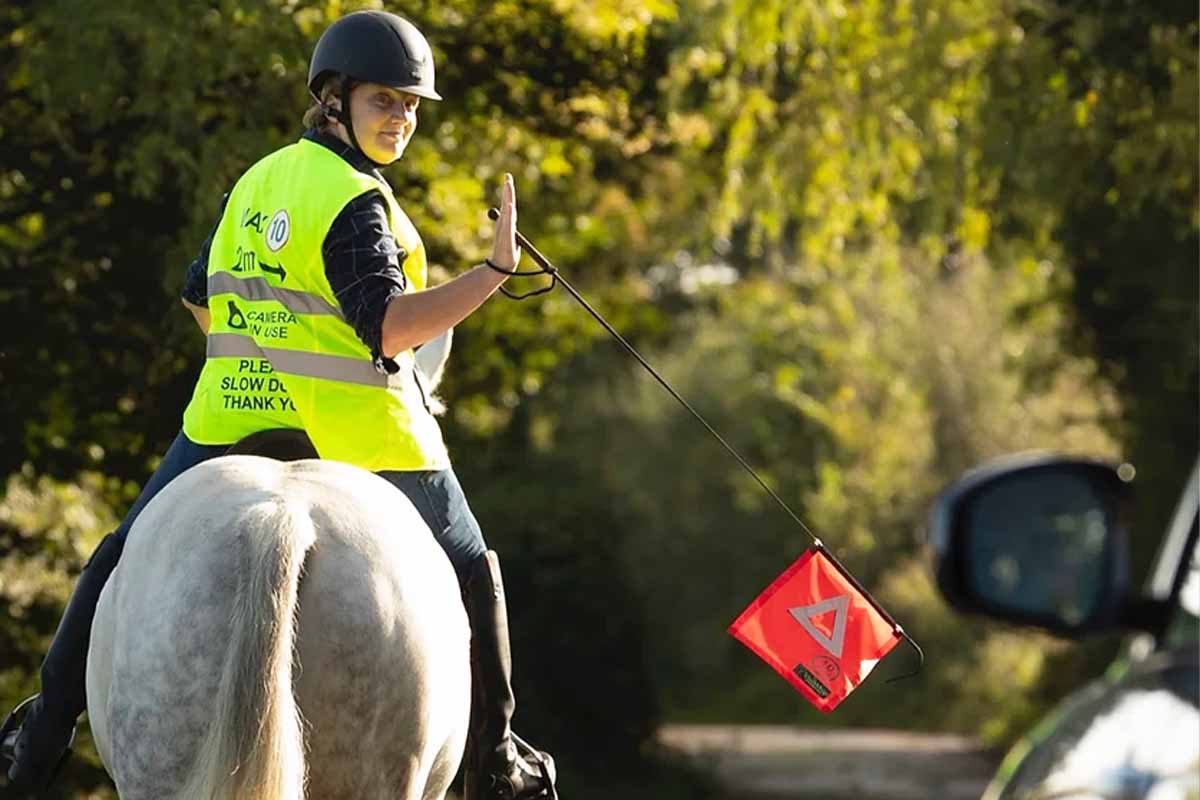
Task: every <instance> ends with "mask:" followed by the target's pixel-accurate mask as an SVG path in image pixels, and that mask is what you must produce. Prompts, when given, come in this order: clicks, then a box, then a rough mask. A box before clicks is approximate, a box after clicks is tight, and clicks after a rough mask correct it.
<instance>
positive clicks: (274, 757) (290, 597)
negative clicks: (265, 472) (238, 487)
mask: <svg viewBox="0 0 1200 800" xmlns="http://www.w3.org/2000/svg"><path fill="white" fill-rule="evenodd" d="M236 524H237V525H238V526H239V529H238V530H237V531H236V536H235V539H234V541H236V542H237V544H238V545H239V546H240V550H241V556H240V558H239V567H240V569H239V572H238V581H237V589H236V596H235V598H234V603H233V613H232V619H231V629H230V637H229V643H228V650H227V651H226V654H225V663H224V666H223V667H222V672H221V681H220V685H219V687H218V689H217V694H216V697H215V698H214V700H213V716H212V721H211V724H210V726H209V729H208V732H207V734H206V736H205V738H204V741H203V743H202V744H201V746H200V749H199V752H198V754H197V758H196V761H195V764H194V766H193V768H192V772H191V775H190V777H189V780H188V782H187V785H186V787H185V788H184V790H183V792H182V793H181V794H180V795H179V796H180V797H183V798H188V800H192V799H193V798H196V800H236V798H254V799H255V800H300V798H303V797H304V785H305V777H306V774H305V773H306V764H305V755H304V731H303V720H302V719H301V716H300V709H299V707H298V706H297V705H296V699H295V696H294V695H293V693H292V658H293V651H294V648H295V640H296V610H297V596H298V594H299V582H300V572H301V569H302V567H303V565H304V560H305V557H306V555H307V554H308V551H309V549H310V548H311V547H312V546H313V543H314V542H315V541H316V531H315V529H314V527H313V522H312V519H311V518H310V517H309V515H308V513H307V510H304V511H301V510H298V509H295V508H294V507H291V506H289V505H288V503H287V501H286V500H285V499H283V498H278V499H275V500H273V501H270V502H266V503H260V504H257V505H254V506H251V507H249V508H247V509H245V511H244V512H243V513H242V514H239V515H238V520H237V522H236Z"/></svg>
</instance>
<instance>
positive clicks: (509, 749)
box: [0, 11, 555, 800]
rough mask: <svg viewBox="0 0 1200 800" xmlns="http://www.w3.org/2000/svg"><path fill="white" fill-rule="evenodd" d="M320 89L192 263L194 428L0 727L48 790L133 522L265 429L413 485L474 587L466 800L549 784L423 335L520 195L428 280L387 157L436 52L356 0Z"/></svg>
mask: <svg viewBox="0 0 1200 800" xmlns="http://www.w3.org/2000/svg"><path fill="white" fill-rule="evenodd" d="M308 88H309V90H310V92H311V94H312V96H313V98H314V100H315V101H316V104H315V105H314V106H313V107H312V108H310V109H309V111H308V113H306V114H305V123H306V125H307V126H308V128H309V129H308V130H307V131H306V132H305V134H304V135H303V136H302V137H301V139H300V140H299V141H298V142H296V143H294V144H292V145H289V146H287V147H284V148H282V149H280V150H278V151H276V152H274V153H272V154H270V155H268V156H266V157H265V158H263V159H262V160H261V161H259V162H258V163H256V164H255V165H254V166H252V167H251V168H250V169H249V170H248V171H247V172H246V173H245V174H244V175H242V177H241V178H240V179H239V180H238V181H237V183H236V184H235V185H234V187H233V189H232V190H231V191H230V192H229V194H228V195H226V198H225V203H224V207H223V209H222V212H221V217H220V220H219V221H218V223H217V225H216V227H215V229H214V230H213V232H212V234H211V235H210V237H209V238H208V239H207V240H206V241H205V243H204V245H203V247H202V248H201V252H200V255H199V257H198V258H197V259H196V261H195V262H193V263H192V265H191V266H190V267H189V269H188V276H187V281H186V285H185V287H184V291H183V301H184V303H185V305H187V307H188V308H189V309H190V310H191V312H192V313H193V315H194V316H195V318H196V321H197V323H198V324H199V325H200V327H201V329H202V330H203V331H204V332H205V334H206V336H207V357H206V360H205V364H204V369H203V371H202V372H201V375H200V378H199V380H198V382H197V385H196V388H195V391H194V394H193V396H192V400H191V402H190V404H189V405H188V407H187V409H186V411H185V412H184V417H183V429H182V431H181V432H180V433H179V435H178V436H177V437H176V439H175V441H174V443H173V444H172V445H171V447H170V449H169V450H168V451H167V453H166V455H165V456H164V458H163V460H162V463H161V464H160V465H159V467H158V469H157V470H156V471H155V473H154V475H153V476H152V477H151V478H150V480H149V482H148V483H147V484H146V486H145V488H144V489H143V490H142V493H141V495H140V496H139V497H138V499H137V501H136V502H135V503H134V505H133V507H132V509H131V510H130V512H129V514H128V515H127V516H126V517H125V519H124V520H123V522H122V524H121V526H120V527H119V528H118V529H117V530H116V531H115V532H114V533H111V534H109V535H108V536H106V537H105V539H104V540H103V541H102V542H101V543H100V545H99V546H98V547H97V549H96V551H95V552H94V553H93V554H92V556H91V558H90V559H89V561H88V563H87V564H86V565H85V567H84V570H83V573H82V575H81V576H80V578H79V582H78V584H77V586H76V589H75V592H74V594H73V595H72V597H71V600H70V602H69V604H68V605H67V610H66V612H65V614H64V617H63V619H62V622H61V623H60V624H59V627H58V631H57V633H56V634H55V638H54V641H53V643H52V644H51V646H50V650H49V652H48V653H47V655H46V658H45V661H44V663H43V664H42V670H41V679H42V692H41V694H40V695H37V696H35V698H31V701H28V702H27V703H25V704H22V705H23V708H21V709H19V710H21V711H22V712H23V716H22V715H19V714H18V715H10V720H9V722H8V723H6V725H5V727H6V728H10V729H11V728H12V726H13V725H14V724H15V722H16V719H17V718H20V720H21V725H20V728H19V731H17V733H16V735H15V736H12V735H9V736H6V737H4V736H0V739H3V740H4V741H0V748H2V749H0V758H3V757H5V756H7V757H8V758H9V759H10V760H11V761H12V766H11V768H10V770H9V780H10V782H11V784H12V785H15V786H18V787H22V788H24V789H29V790H37V789H39V788H41V787H43V786H45V785H46V784H47V783H48V782H49V780H51V779H52V778H53V775H54V772H55V771H56V768H57V766H58V764H59V763H60V761H61V759H62V758H63V756H64V754H65V752H66V751H67V749H68V747H69V745H70V741H71V738H72V735H73V732H74V726H75V721H76V719H77V718H78V716H79V715H80V714H81V713H82V712H83V710H84V708H85V706H86V699H85V674H86V670H85V661H86V654H87V648H88V638H89V633H90V630H91V626H92V619H93V616H94V614H95V608H96V603H97V600H98V598H99V596H100V591H101V589H102V588H103V587H104V584H105V581H106V580H107V579H108V576H109V574H110V573H111V572H112V570H113V568H114V567H115V566H116V564H117V560H118V558H119V557H120V555H121V552H122V549H123V547H124V544H125V537H126V535H127V534H128V532H129V530H130V527H131V525H132V524H133V521H134V519H135V518H136V517H137V515H138V514H139V513H140V512H141V510H142V508H143V507H144V506H145V505H146V504H147V503H148V502H149V501H150V499H151V498H152V497H153V496H154V495H155V494H157V493H158V491H159V490H160V489H162V488H163V487H164V486H166V485H167V484H168V483H169V482H170V481H171V480H172V479H174V478H175V477H176V476H178V475H180V474H181V473H182V472H184V471H185V470H187V469H188V468H190V467H193V466H195V465H196V464H199V463H200V462H202V461H206V460H208V459H211V458H214V457H216V456H219V455H222V454H223V453H225V452H226V450H227V449H228V448H229V446H230V445H231V444H233V443H235V442H237V441H239V440H240V439H242V438H243V437H245V436H247V435H249V434H253V433H255V432H258V431H263V430H267V429H275V428H289V429H295V430H303V431H304V432H306V433H307V434H308V436H309V437H310V439H311V440H312V442H313V444H314V445H315V447H316V450H317V452H318V453H319V454H320V456H321V457H322V458H324V459H330V460H335V461H341V462H345V463H347V464H351V465H353V466H357V467H361V468H364V469H367V470H370V471H372V472H375V473H377V474H378V475H380V476H381V477H383V478H384V479H386V480H387V481H389V482H390V483H392V484H393V485H395V486H396V487H397V488H399V489H400V490H401V491H402V492H403V493H404V494H405V495H407V496H408V498H409V499H410V500H411V501H412V503H413V505H414V506H415V507H416V508H417V509H418V511H419V512H420V513H421V515H422V517H423V518H424V520H425V522H426V523H427V524H428V525H429V527H430V529H431V530H432V531H433V535H434V537H436V539H437V541H438V543H439V544H440V545H441V546H442V548H443V550H444V551H445V553H446V555H447V556H448V557H449V560H450V563H451V564H452V565H453V567H454V571H455V573H456V574H457V576H458V579H459V584H460V586H461V588H462V590H463V595H464V599H465V602H466V607H467V613H468V617H469V619H470V625H471V630H472V644H471V666H472V676H473V684H474V691H473V708H472V714H471V718H472V723H471V742H470V743H469V744H468V753H467V792H468V798H469V800H484V799H485V798H486V799H487V800H491V799H492V798H505V800H521V799H523V798H524V799H528V798H540V797H547V796H550V795H551V794H552V793H553V783H554V777H555V770H554V763H553V760H552V759H551V758H550V757H549V756H548V755H546V754H545V753H542V752H540V751H537V750H534V749H532V748H530V747H528V746H527V745H525V744H524V743H523V742H522V741H521V740H520V739H519V738H518V737H515V736H514V735H513V733H512V730H511V727H510V720H511V718H512V715H513V711H514V705H515V704H514V699H513V693H512V688H511V674H510V673H511V657H510V650H509V641H508V622H507V611H506V607H505V600H504V594H503V590H502V581H501V575H500V571H499V562H498V560H497V558H496V555H495V553H494V552H492V551H489V550H488V549H487V547H486V545H485V544H484V539H483V535H482V533H481V531H480V528H479V525H478V523H477V522H476V520H475V517H474V516H473V515H472V513H471V510H470V508H469V507H468V505H467V501H466V498H465V496H464V494H463V490H462V488H461V486H460V485H459V483H458V480H457V479H456V477H455V475H454V470H453V468H452V467H451V465H450V458H449V456H448V454H447V452H446V447H445V445H444V444H443V441H442V436H441V432H440V430H439V427H438V423H437V421H436V420H435V418H434V416H433V414H432V413H431V411H430V403H431V398H430V397H429V392H428V389H427V387H426V385H425V382H424V379H423V377H422V376H421V374H420V372H419V370H417V369H416V367H415V363H414V355H413V348H415V347H417V346H418V345H420V344H422V343H423V342H428V341H429V340H431V339H434V338H435V337H437V336H439V335H441V334H443V333H445V332H446V331H448V330H449V329H451V328H453V327H454V326H455V325H457V324H458V323H459V322H461V321H462V320H463V319H465V318H466V317H467V316H468V315H470V314H471V313H472V312H473V311H474V310H475V309H476V308H478V307H479V306H480V305H481V304H482V303H483V302H484V301H485V300H487V298H488V297H490V296H491V295H492V294H493V293H494V292H495V291H496V289H497V288H498V287H499V286H500V284H501V283H503V281H504V280H505V277H506V276H505V274H504V271H512V270H513V269H515V268H516V265H517V261H518V259H519V256H520V252H519V250H518V248H517V246H516V242H515V231H516V216H517V212H516V191H515V188H514V185H513V181H512V176H511V175H506V176H505V180H504V185H503V190H502V203H501V206H500V218H499V219H498V221H497V223H496V230H495V239H494V243H493V249H492V255H491V258H490V259H487V263H486V264H480V265H478V266H476V267H474V268H472V269H470V270H469V271H467V272H465V273H463V274H461V275H459V276H458V277H456V278H454V279H453V280H450V281H448V282H446V283H444V284H441V285H439V286H436V287H433V288H428V289H427V288H426V285H425V282H426V265H425V249H424V245H423V244H422V242H421V238H420V236H419V235H418V234H417V231H416V229H415V228H414V227H413V225H412V223H411V222H410V221H409V219H408V217H407V216H406V215H405V213H404V211H403V210H402V209H401V207H400V205H399V204H398V203H397V201H396V198H395V196H394V195H393V193H392V189H391V187H390V186H389V185H388V183H387V182H386V181H385V180H384V178H383V176H382V175H381V174H380V173H379V168H380V167H383V166H386V165H388V164H391V163H393V162H395V161H397V160H398V159H399V158H400V157H401V156H402V155H403V153H404V149H405V147H406V146H407V145H408V142H409V140H410V139H411V138H412V135H413V133H414V131H415V130H416V128H417V110H418V106H419V104H420V102H421V101H422V100H423V99H424V100H440V99H441V96H440V95H439V94H438V93H437V91H436V89H435V88H434V64H433V54H432V51H431V50H430V47H429V44H428V42H427V41H426V40H425V37H424V36H423V35H422V34H421V33H420V31H418V30H417V28H416V27H414V26H413V25H412V24H411V23H409V22H408V21H406V20H404V19H401V18H400V17H398V16H395V15H393V14H389V13H386V12H381V11H360V12H356V13H353V14H349V15H347V16H345V17H343V18H341V19H339V20H338V21H337V22H335V23H334V24H333V25H332V26H330V27H329V29H328V30H326V31H325V33H324V34H323V35H322V36H321V38H320V40H319V41H318V42H317V46H316V50H315V51H314V53H313V57H312V61H311V64H310V67H309V75H308Z"/></svg>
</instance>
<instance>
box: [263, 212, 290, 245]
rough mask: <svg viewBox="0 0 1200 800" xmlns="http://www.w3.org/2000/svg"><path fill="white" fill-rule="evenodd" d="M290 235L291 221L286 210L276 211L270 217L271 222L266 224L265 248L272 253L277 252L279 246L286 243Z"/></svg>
mask: <svg viewBox="0 0 1200 800" xmlns="http://www.w3.org/2000/svg"><path fill="white" fill-rule="evenodd" d="M291 235H292V221H291V219H289V218H288V213H287V211H285V210H283V209H280V210H279V211H276V212H275V216H273V217H271V224H270V225H268V226H267V248H268V249H269V250H270V251H271V252H272V253H277V252H279V248H281V247H283V246H284V245H285V244H287V243H288V238H289V237H290V236H291Z"/></svg>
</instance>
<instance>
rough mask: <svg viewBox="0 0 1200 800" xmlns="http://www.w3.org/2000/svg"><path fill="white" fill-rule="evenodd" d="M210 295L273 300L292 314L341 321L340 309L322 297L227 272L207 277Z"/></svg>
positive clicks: (262, 279)
mask: <svg viewBox="0 0 1200 800" xmlns="http://www.w3.org/2000/svg"><path fill="white" fill-rule="evenodd" d="M208 294H209V295H210V296H211V295H214V294H235V295H237V296H238V297H240V298H242V299H243V300H274V301H275V302H277V303H279V304H280V305H282V306H283V307H284V308H286V309H287V310H288V311H291V312H292V313H293V314H332V315H333V316H335V317H337V318H338V319H341V318H342V312H341V309H339V308H337V307H336V306H333V305H330V303H329V301H327V300H326V299H325V298H323V297H318V296H317V295H315V294H309V293H308V292H301V291H299V290H298V289H281V288H280V287H278V286H272V285H271V284H269V283H267V281H266V278H235V277H233V276H232V275H230V274H229V273H228V272H214V273H213V274H211V275H209V276H208Z"/></svg>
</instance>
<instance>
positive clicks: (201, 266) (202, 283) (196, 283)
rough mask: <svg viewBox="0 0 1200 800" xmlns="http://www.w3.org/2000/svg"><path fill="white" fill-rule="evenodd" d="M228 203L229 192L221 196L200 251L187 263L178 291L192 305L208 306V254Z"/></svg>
mask: <svg viewBox="0 0 1200 800" xmlns="http://www.w3.org/2000/svg"><path fill="white" fill-rule="evenodd" d="M228 203H229V192H226V193H225V196H224V197H222V198H221V212H220V213H219V214H217V224H216V225H213V229H212V230H211V231H209V234H208V237H207V238H205V240H204V243H203V244H201V245H200V252H199V253H198V254H197V255H196V258H195V259H193V261H192V263H190V264H188V268H187V275H186V276H184V279H183V291H182V292H181V293H180V294H181V296H182V297H183V299H184V300H187V301H188V302H189V303H191V304H192V305H194V306H208V254H209V251H211V250H212V240H213V236H216V234H217V228H218V227H220V225H221V218H222V217H223V216H225V206H226V205H227V204H228Z"/></svg>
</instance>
